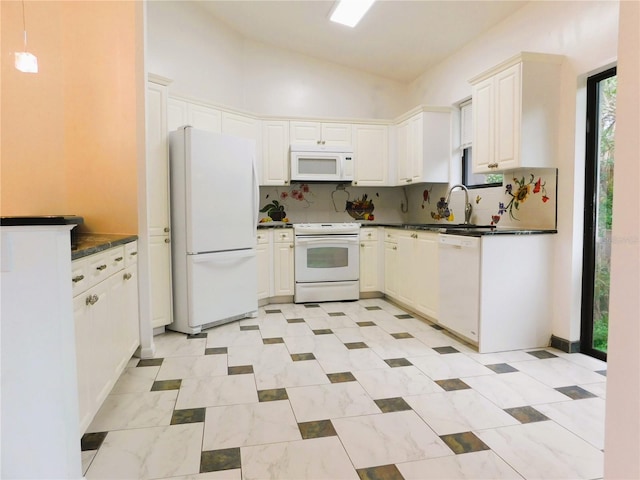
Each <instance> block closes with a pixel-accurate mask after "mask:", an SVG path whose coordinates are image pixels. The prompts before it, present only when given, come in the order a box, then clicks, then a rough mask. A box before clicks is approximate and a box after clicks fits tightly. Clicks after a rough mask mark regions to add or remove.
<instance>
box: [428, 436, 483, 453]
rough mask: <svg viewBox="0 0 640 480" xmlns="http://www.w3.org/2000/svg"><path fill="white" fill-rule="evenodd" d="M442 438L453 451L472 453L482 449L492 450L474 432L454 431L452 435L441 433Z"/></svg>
mask: <svg viewBox="0 0 640 480" xmlns="http://www.w3.org/2000/svg"><path fill="white" fill-rule="evenodd" d="M440 438H441V439H442V441H443V442H444V443H446V444H447V447H449V448H450V449H451V450H452V451H453V453H455V454H456V455H457V454H460V453H471V452H480V451H482V450H490V448H489V447H488V446H487V445H486V444H485V443H484V442H483V441H482V440H480V439H479V438H478V437H476V435H475V434H474V433H473V432H463V433H454V434H451V435H441V436H440Z"/></svg>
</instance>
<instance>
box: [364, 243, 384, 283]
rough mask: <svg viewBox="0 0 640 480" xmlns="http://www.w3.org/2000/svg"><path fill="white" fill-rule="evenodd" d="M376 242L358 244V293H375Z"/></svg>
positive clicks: (376, 270)
mask: <svg viewBox="0 0 640 480" xmlns="http://www.w3.org/2000/svg"><path fill="white" fill-rule="evenodd" d="M379 290H380V287H379V286H378V242H365V241H361V242H360V291H361V292H377V291H379Z"/></svg>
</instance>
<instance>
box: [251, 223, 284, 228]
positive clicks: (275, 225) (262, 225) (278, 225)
mask: <svg viewBox="0 0 640 480" xmlns="http://www.w3.org/2000/svg"><path fill="white" fill-rule="evenodd" d="M258 228H293V223H285V222H264V223H259V224H258Z"/></svg>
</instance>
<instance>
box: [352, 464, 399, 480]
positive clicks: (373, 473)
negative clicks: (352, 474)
mask: <svg viewBox="0 0 640 480" xmlns="http://www.w3.org/2000/svg"><path fill="white" fill-rule="evenodd" d="M356 473H357V474H358V477H360V480H404V477H403V476H402V474H401V473H400V470H398V467H396V466H395V465H380V466H378V467H368V468H358V469H357V470H356Z"/></svg>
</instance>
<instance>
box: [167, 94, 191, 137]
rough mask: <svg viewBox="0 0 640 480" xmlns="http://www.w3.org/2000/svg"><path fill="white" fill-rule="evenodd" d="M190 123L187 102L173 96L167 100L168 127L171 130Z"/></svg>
mask: <svg viewBox="0 0 640 480" xmlns="http://www.w3.org/2000/svg"><path fill="white" fill-rule="evenodd" d="M188 124H189V112H188V107H187V102H185V101H184V100H178V99H177V98H171V97H169V99H168V100H167V128H168V129H169V131H170V132H173V131H174V130H177V129H178V128H180V127H182V126H184V125H188Z"/></svg>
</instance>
